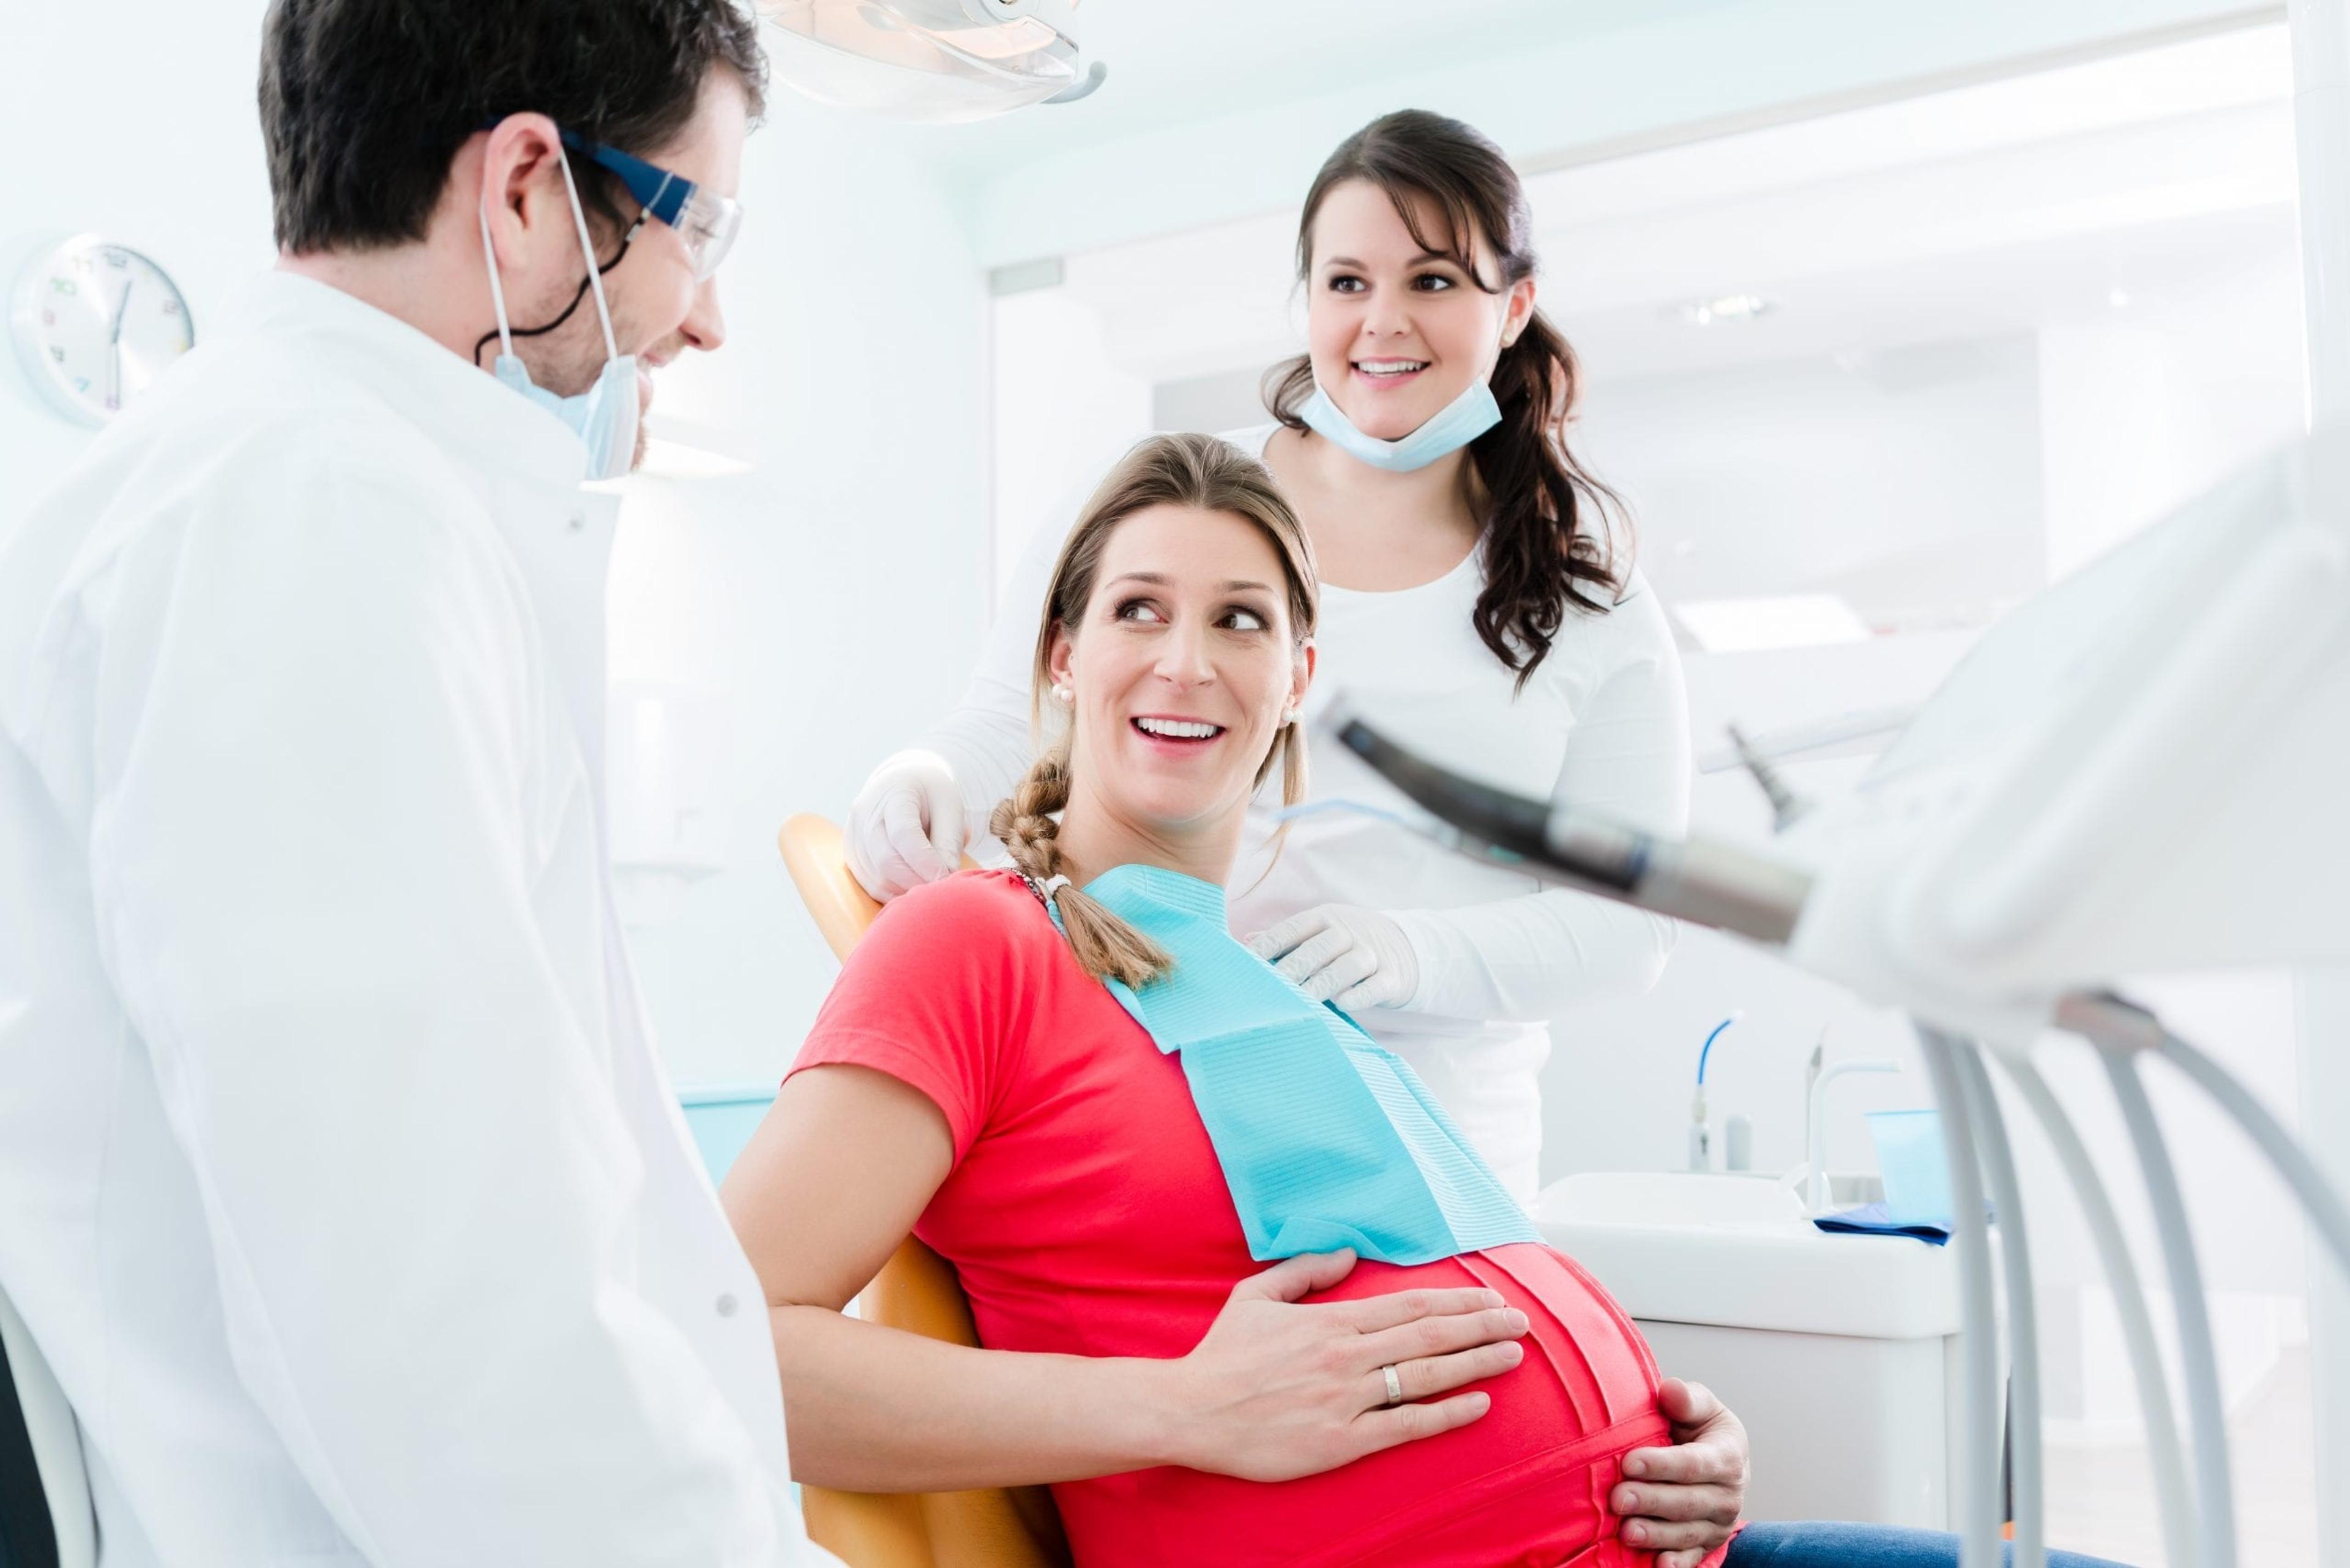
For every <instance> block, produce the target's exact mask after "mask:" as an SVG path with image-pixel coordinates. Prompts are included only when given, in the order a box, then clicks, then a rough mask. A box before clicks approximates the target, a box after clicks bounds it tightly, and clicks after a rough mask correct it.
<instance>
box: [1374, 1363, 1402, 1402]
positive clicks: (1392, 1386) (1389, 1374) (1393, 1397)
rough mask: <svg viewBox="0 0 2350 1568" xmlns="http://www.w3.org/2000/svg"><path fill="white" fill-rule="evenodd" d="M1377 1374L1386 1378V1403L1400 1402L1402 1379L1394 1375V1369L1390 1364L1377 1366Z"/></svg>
mask: <svg viewBox="0 0 2350 1568" xmlns="http://www.w3.org/2000/svg"><path fill="white" fill-rule="evenodd" d="M1379 1375H1380V1376H1383V1377H1385V1378H1386V1379H1387V1380H1388V1404H1390V1405H1400V1404H1402V1403H1403V1379H1402V1378H1400V1377H1399V1376H1396V1369H1395V1368H1394V1367H1392V1366H1382V1367H1380V1368H1379Z"/></svg>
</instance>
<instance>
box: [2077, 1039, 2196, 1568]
mask: <svg viewBox="0 0 2350 1568" xmlns="http://www.w3.org/2000/svg"><path fill="white" fill-rule="evenodd" d="M2056 1021H2057V1023H2058V1024H2059V1025H2060V1026H2062V1027H2064V1028H2065V1029H2069V1030H2072V1031H2074V1033H2078V1034H2080V1035H2081V1036H2082V1037H2083V1038H2084V1039H2086V1040H2087V1041H2088V1042H2089V1043H2090V1044H2093V1045H2095V1047H2096V1048H2097V1054H2098V1057H2099V1058H2100V1059H2101V1060H2102V1061H2103V1062H2104V1064H2105V1068H2106V1077H2107V1079H2108V1080H2110V1081H2111V1083H2112V1084H2113V1088H2114V1098H2115V1099H2116V1101H2118V1102H2119V1103H2120V1106H2121V1111H2122V1120H2123V1123H2124V1124H2125V1125H2126V1127H2128V1129H2129V1136H2130V1142H2131V1144H2132V1145H2133V1146H2134V1147H2136V1149H2137V1163H2138V1170H2139V1174H2140V1175H2141V1176H2142V1177H2143V1178H2144V1179H2145V1181H2146V1189H2147V1200H2148V1202H2149V1205H2150V1206H2151V1207H2152V1209H2153V1210H2154V1224H2155V1231H2156V1234H2157V1235H2158V1238H2159V1239H2160V1241H2161V1247H2162V1262H2163V1268H2164V1272H2165V1273H2166V1275H2167V1276H2168V1284H2169V1286H2170V1293H2171V1307H2172V1310H2173V1311H2174V1312H2175V1313H2176V1314H2177V1315H2178V1355H2179V1363H2180V1366H2181V1369H2182V1372H2183V1375H2184V1378H2185V1382H2186V1386H2187V1416H2188V1426H2189V1431H2190V1432H2191V1434H2192V1436H2193V1438H2194V1461H2195V1501H2196V1503H2197V1506H2198V1512H2197V1515H2196V1527H2197V1547H2198V1551H2197V1561H2198V1562H2199V1563H2201V1564H2202V1568H2234V1563H2235V1561H2236V1500H2235V1492H2234V1488H2233V1482H2232V1480H2231V1479H2230V1473H2229V1469H2228V1413H2227V1400H2226V1398H2225V1397H2224V1396H2223V1394H2222V1393H2221V1390H2220V1364H2219V1355H2218V1351H2217V1348H2216V1346H2215V1345H2214V1344H2213V1341H2212V1337H2211V1315H2210V1303H2208V1302H2207V1301H2205V1300H2204V1297H2203V1272H2202V1267H2201V1264H2200V1263H2199V1261H2198V1259H2197V1256H2196V1251H2195V1236H2194V1231H2192V1229H2191V1228H2190V1227H2189V1224H2188V1220H2187V1203H2186V1199H2185V1196H2184V1195H2183V1194H2182V1193H2181V1192H2180V1190H2179V1187H2178V1172H2177V1171H2176V1170H2175V1169H2173V1168H2172V1166H2171V1161H2170V1151H2169V1149H2168V1147H2165V1146H2164V1143H2163V1138H2162V1127H2161V1124H2160V1123H2159V1122H2158V1121H2157V1120H2156V1119H2155V1115H2154V1106H2153V1102H2152V1101H2150V1100H2149V1099H2148V1098H2147V1093H2146V1085H2145V1083H2144V1082H2143V1081H2142V1080H2141V1079H2140V1078H2139V1077H2138V1073H2137V1058H2138V1056H2139V1054H2142V1053H2143V1052H2145V1051H2147V1050H2149V1049H2152V1048H2153V1047H2154V1046H2155V1045H2156V1044H2157V1042H2158V1036H2159V1033H2160V1030H2161V1026H2160V1025H2159V1024H2158V1023H2156V1022H2155V1021H2154V1019H2153V1017H2152V1016H2151V1015H2150V1014H2148V1013H2146V1012H2141V1011H2140V1010H2138V1009H2137V1008H2134V1007H2130V1006H2128V1005H2126V1004H2125V1003H2122V1002H2116V1001H2112V1000H2109V999H2102V998H2093V997H2067V998H2066V999H2065V1000H2064V1003H2063V1004H2062V1005H2061V1006H2060V1007H2059V1009H2058V1011H2057V1020H2056Z"/></svg>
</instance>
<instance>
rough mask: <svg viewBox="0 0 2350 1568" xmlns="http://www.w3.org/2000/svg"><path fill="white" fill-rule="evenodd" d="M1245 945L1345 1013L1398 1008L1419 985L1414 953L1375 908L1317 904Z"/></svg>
mask: <svg viewBox="0 0 2350 1568" xmlns="http://www.w3.org/2000/svg"><path fill="white" fill-rule="evenodd" d="M1248 947H1249V950H1250V951H1251V952H1253V953H1254V954H1256V956H1257V957H1259V958H1261V959H1263V960H1264V961H1266V962H1267V963H1269V964H1271V965H1273V967H1274V968H1275V969H1277V970H1279V971H1281V972H1282V974H1283V976H1284V978H1286V979H1288V980H1290V981H1294V982H1295V984H1296V985H1297V986H1298V987H1299V988H1300V989H1301V990H1303V991H1304V992H1305V994H1306V995H1307V996H1310V997H1312V998H1313V999H1314V1000H1315V1001H1316V1002H1336V1003H1337V1004H1338V1005H1339V1006H1340V1007H1341V1008H1343V1009H1344V1010H1346V1011H1347V1012H1356V1011H1357V1010H1358V1009H1361V1008H1365V1007H1401V1006H1402V1005H1403V1004H1404V1003H1405V1002H1409V1001H1410V1000H1411V993H1412V992H1415V991H1418V990H1419V954H1417V953H1415V952H1413V951H1412V950H1411V942H1410V940H1409V939H1408V938H1407V937H1406V936H1405V935H1404V934H1403V928H1402V927H1401V926H1399V925H1397V924H1396V923H1395V922H1394V921H1393V920H1391V919H1388V917H1387V916H1385V915H1382V914H1380V913H1379V912H1378V910H1377V909H1357V908H1356V907H1355V906H1354V905H1352V904H1320V905H1316V906H1315V908H1313V909H1308V910H1306V911H1305V913H1304V914H1301V915H1292V916H1290V917H1289V919H1285V920H1284V921H1282V922H1281V924H1279V925H1277V926H1275V927H1274V928H1273V929H1271V930H1265V931H1259V932H1258V933H1257V934H1256V935H1254V936H1253V937H1251V938H1250V939H1249V940H1248Z"/></svg>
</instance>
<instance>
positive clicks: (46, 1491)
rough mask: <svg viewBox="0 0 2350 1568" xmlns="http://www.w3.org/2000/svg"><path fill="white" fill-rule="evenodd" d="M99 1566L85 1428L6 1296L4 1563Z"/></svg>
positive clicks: (0, 1429) (2, 1323)
mask: <svg viewBox="0 0 2350 1568" xmlns="http://www.w3.org/2000/svg"><path fill="white" fill-rule="evenodd" d="M97 1562H98V1521H97V1516H96V1515H95V1514H94V1513H93V1512H92V1511H91V1508H90V1500H89V1478H88V1474H87V1472H85V1471H84V1470H83V1469H82V1462H81V1432H80V1429H79V1428H78V1427H77V1426H76V1425H75V1422H74V1413H73V1410H72V1408H71V1407H68V1405H67V1404H66V1397H65V1393H64V1391H63V1390H62V1389H60V1388H59V1387H58V1386H57V1378H56V1377H55V1376H52V1375H51V1374H50V1372H49V1364H48V1363H47V1361H44V1360H43V1359H42V1358H41V1352H40V1349H39V1347H38V1346H36V1345H34V1344H33V1334H32V1331H31V1330H30V1329H28V1328H26V1326H25V1320H24V1319H23V1318H21V1317H19V1316H17V1315H16V1305H15V1303H12V1302H10V1301H9V1300H8V1296H7V1293H6V1292H5V1291H0V1563H5V1564H7V1565H8V1568H93V1565H94V1564H95V1563H97Z"/></svg>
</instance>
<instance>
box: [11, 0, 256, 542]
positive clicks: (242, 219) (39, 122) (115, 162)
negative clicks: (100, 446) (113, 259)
mask: <svg viewBox="0 0 2350 1568" xmlns="http://www.w3.org/2000/svg"><path fill="white" fill-rule="evenodd" d="M260 18H261V7H260V6H259V5H237V6H220V5H209V6H207V5H170V4H163V3H161V0H142V3H140V4H137V5H122V6H120V7H116V8H113V9H111V10H109V13H108V14H107V19H106V23H105V26H104V27H103V29H101V28H99V27H97V26H94V25H93V23H94V18H93V16H92V15H91V13H90V10H89V7H88V6H87V5H80V4H78V3H77V0H8V4H7V6H6V8H5V13H0V60H5V61H6V62H7V65H8V77H9V81H8V88H7V90H6V91H5V93H0V139H5V145H6V146H7V147H8V148H10V149H11V150H12V151H11V152H10V154H9V156H8V161H7V173H6V175H5V178H0V193H4V194H5V199H0V288H5V289H6V290H7V291H8V292H9V293H10V294H13V293H14V289H15V285H16V277H17V274H18V271H19V269H20V267H21V266H22V265H23V264H24V263H25V262H26V260H27V259H28V258H29V257H30V256H31V255H32V254H35V252H36V249H37V248H38V247H39V246H40V245H42V244H44V243H46V242H48V241H54V240H57V239H62V238H65V237H66V236H68V235H70V234H82V233H86V232H92V231H94V232H97V233H99V234H105V235H107V236H108V237H109V238H111V239H115V240H118V241H120V243H122V244H127V245H130V247H131V248H133V249H134V250H139V251H142V252H144V253H145V254H148V255H149V256H150V257H151V258H152V259H153V260H154V261H156V262H157V263H159V264H160V265H161V266H162V267H163V268H164V270H165V271H167V272H169V273H170V274H171V275H172V277H173V279H174V280H175V281H177V282H178V283H179V285H180V286H181V288H182V291H183V292H184V293H185V294H186V296H187V297H188V306H189V313H190V315H191V317H192V318H193V320H194V323H195V327H196V331H197V333H198V335H199V337H201V336H202V334H203V330H204V327H205V325H206V323H207V322H209V321H212V320H214V319H216V318H217V317H218V316H219V313H220V307H221V306H222V304H223V302H224V300H225V299H226V298H227V297H228V296H230V295H231V294H232V293H233V291H234V288H235V286H236V285H237V283H238V282H239V281H240V280H241V279H243V278H244V276H245V275H247V274H249V273H251V272H252V271H253V270H255V268H258V267H263V266H266V265H268V264H269V261H270V259H271V257H272V255H273V254H275V249H274V247H273V246H272V245H271V244H270V240H269V180H268V172H267V171H266V169H265V167H264V165H263V163H262V156H261V130H260V125H259V121H258V119H257V118H256V115H255V109H254V79H255V74H256V66H257V62H258V61H259V58H260V47H261V46H260V39H261V22H260ZM101 40H102V41H101ZM92 433H94V432H92V431H89V430H88V428H87V427H84V426H80V425H75V424H69V423H68V422H66V421H64V420H61V419H59V418H58V417H57V415H55V414H53V413H51V412H50V411H49V410H48V407H47V404H46V403H42V402H39V401H37V400H36V398H35V396H34V394H33V391H32V389H31V388H30V387H29V386H28V385H27V384H26V379H25V378H24V376H23V375H22V374H21V373H20V372H19V370H18V369H17V365H16V355H15V353H14V351H13V350H12V349H0V473H5V475H7V479H6V481H5V483H0V533H5V531H6V530H7V529H8V528H9V527H10V526H11V525H13V524H14V523H15V522H16V519H17V518H18V517H20V516H21V515H22V514H24V511H25V509H26V506H27V505H28V504H30V502H31V501H32V499H33V497H34V496H36V494H38V493H40V492H41V491H43V490H45V489H47V486H48V484H49V483H50V481H52V480H53V479H55V478H56V477H57V475H58V474H60V473H62V472H65V469H66V466H67V465H68V463H70V462H72V461H73V459H74V456H75V455H76V454H77V453H78V452H80V451H81V450H82V448H84V447H85V446H87V445H88V443H89V439H90V436H91V434H92Z"/></svg>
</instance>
